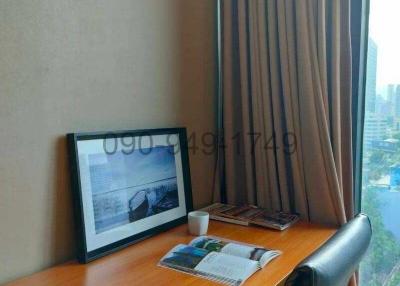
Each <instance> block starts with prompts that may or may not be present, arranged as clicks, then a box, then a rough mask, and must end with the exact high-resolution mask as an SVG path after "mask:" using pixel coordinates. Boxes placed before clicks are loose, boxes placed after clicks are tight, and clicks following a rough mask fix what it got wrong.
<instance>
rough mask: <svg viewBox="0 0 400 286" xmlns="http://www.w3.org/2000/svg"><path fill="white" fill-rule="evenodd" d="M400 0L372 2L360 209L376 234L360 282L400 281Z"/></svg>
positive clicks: (395, 285)
mask: <svg viewBox="0 0 400 286" xmlns="http://www.w3.org/2000/svg"><path fill="white" fill-rule="evenodd" d="M399 27H400V1H399V0H371V2H370V19H369V39H368V53H367V70H366V87H365V120H364V139H363V140H364V141H363V166H362V168H363V170H362V174H363V175H362V202H361V208H362V211H363V212H364V213H366V214H368V216H369V217H370V219H371V221H372V227H373V237H372V242H371V245H370V247H369V249H368V252H367V254H366V257H365V258H364V260H363V261H362V263H361V268H360V279H361V285H362V286H372V285H374V286H375V285H376V286H378V285H379V286H382V285H383V286H399V285H400V37H399V32H398V29H399Z"/></svg>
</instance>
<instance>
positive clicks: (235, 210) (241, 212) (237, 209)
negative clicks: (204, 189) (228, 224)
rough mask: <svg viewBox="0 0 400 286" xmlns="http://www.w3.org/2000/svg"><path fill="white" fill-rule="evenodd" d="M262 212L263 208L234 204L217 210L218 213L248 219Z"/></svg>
mask: <svg viewBox="0 0 400 286" xmlns="http://www.w3.org/2000/svg"><path fill="white" fill-rule="evenodd" d="M260 212H262V210H261V209H259V208H257V207H254V206H234V207H232V208H228V209H225V210H220V211H218V212H216V214H217V215H220V216H226V217H229V218H233V219H238V220H244V221H248V220H249V219H251V218H252V217H254V216H256V215H257V214H259V213H260Z"/></svg>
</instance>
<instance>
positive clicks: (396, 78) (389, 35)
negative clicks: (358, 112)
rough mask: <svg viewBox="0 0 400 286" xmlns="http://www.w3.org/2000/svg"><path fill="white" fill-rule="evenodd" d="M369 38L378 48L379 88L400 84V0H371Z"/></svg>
mask: <svg viewBox="0 0 400 286" xmlns="http://www.w3.org/2000/svg"><path fill="white" fill-rule="evenodd" d="M369 36H370V37H371V38H372V39H373V40H374V41H375V42H376V44H377V46H378V61H377V88H378V89H380V88H382V87H383V86H384V85H387V84H390V83H398V84H400V0H371V6H370V18H369Z"/></svg>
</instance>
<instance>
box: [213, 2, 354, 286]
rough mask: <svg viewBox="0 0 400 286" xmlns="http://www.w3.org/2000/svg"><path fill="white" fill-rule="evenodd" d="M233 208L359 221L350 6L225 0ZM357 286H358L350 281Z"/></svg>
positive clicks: (228, 183)
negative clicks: (354, 171) (355, 189)
mask: <svg viewBox="0 0 400 286" xmlns="http://www.w3.org/2000/svg"><path fill="white" fill-rule="evenodd" d="M221 36H222V40H221V43H222V45H221V54H222V58H221V59H222V68H221V71H222V99H223V101H222V102H223V103H222V105H223V112H222V114H223V129H222V133H223V138H224V148H223V149H221V150H222V151H221V154H222V155H221V154H220V156H219V159H220V160H223V162H224V164H223V166H224V172H223V174H224V176H223V180H221V181H222V182H223V186H222V187H223V188H224V190H225V192H226V199H227V201H228V203H235V204H240V203H248V204H255V205H259V206H263V207H266V208H268V209H271V210H284V211H291V212H298V213H300V214H301V216H302V218H303V219H306V220H309V221H312V222H318V223H326V224H334V225H342V224H344V223H345V222H346V221H347V220H348V219H350V218H352V217H353V215H354V214H353V179H352V142H351V140H352V136H351V123H352V122H351V41H350V1H348V0H221ZM353 283H354V281H353Z"/></svg>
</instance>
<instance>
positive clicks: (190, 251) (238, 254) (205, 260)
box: [159, 236, 281, 285]
mask: <svg viewBox="0 0 400 286" xmlns="http://www.w3.org/2000/svg"><path fill="white" fill-rule="evenodd" d="M280 254H281V252H280V251H278V250H271V249H267V248H264V247H260V246H256V245H251V244H245V243H241V242H237V241H232V240H228V239H223V238H219V237H215V236H199V237H197V238H195V239H194V240H192V241H191V242H190V243H189V244H188V245H185V244H179V245H177V246H175V247H174V248H173V249H171V250H170V251H169V252H168V253H167V254H166V255H165V256H164V257H163V258H162V259H161V260H160V262H159V265H160V266H164V267H167V268H172V269H175V270H178V271H182V272H185V273H188V274H192V275H195V276H200V277H203V278H206V279H209V280H213V281H216V282H220V283H223V284H227V285H241V284H242V283H243V282H244V281H246V279H247V278H249V277H250V276H251V275H252V274H253V273H255V272H256V271H257V270H259V269H261V268H263V267H264V266H265V265H266V264H267V263H268V262H270V261H271V260H272V259H274V258H275V257H277V256H279V255H280Z"/></svg>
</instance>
